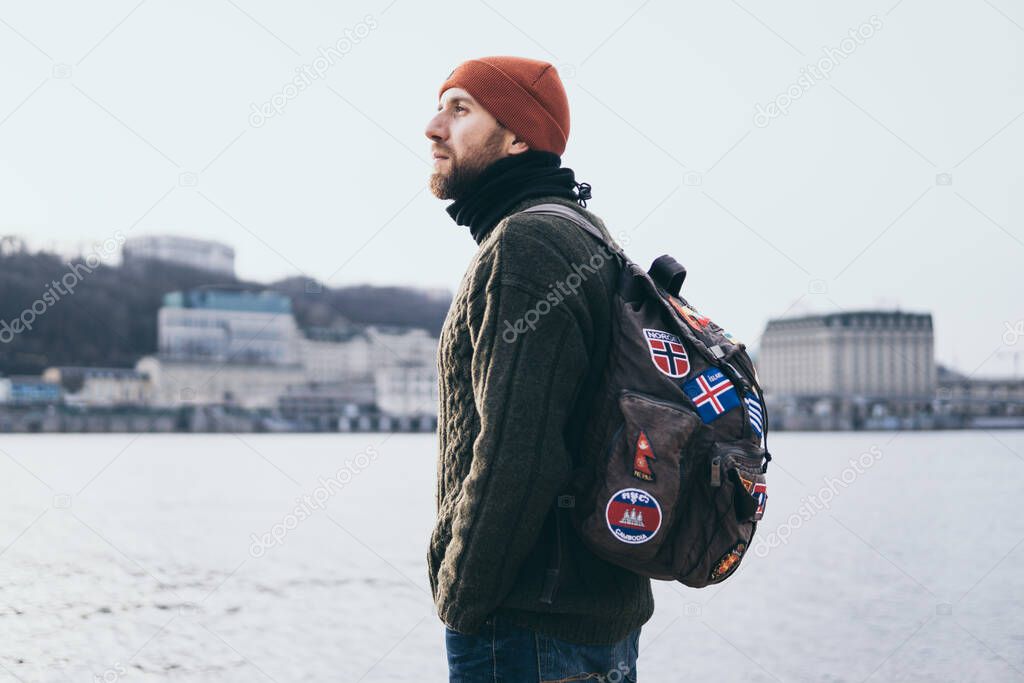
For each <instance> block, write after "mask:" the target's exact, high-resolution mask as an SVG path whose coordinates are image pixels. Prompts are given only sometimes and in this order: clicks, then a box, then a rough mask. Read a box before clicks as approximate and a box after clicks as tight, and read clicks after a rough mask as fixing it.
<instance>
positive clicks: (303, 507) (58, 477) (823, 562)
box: [0, 432, 1024, 683]
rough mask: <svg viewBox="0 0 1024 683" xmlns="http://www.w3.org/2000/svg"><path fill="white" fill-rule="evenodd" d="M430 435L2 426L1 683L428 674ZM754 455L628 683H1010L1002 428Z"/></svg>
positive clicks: (1016, 491) (1011, 474)
mask: <svg viewBox="0 0 1024 683" xmlns="http://www.w3.org/2000/svg"><path fill="white" fill-rule="evenodd" d="M435 443H436V441H435V436H434V435H432V434H395V435H386V434H346V435H327V434H322V435H240V436H234V435H166V434H159V435H158V434H143V435H132V434H107V435H24V436H4V437H0V667H2V668H0V680H12V681H13V680H23V681H94V680H103V681H118V680H125V681H156V680H172V681H259V680H271V681H279V682H284V681H445V680H447V677H446V667H445V661H444V645H443V630H442V627H441V624H440V622H439V621H438V620H437V618H436V616H435V614H434V610H433V604H432V602H431V598H430V593H429V587H428V584H427V579H426V570H425V556H426V543H427V539H428V538H429V535H430V530H431V526H432V521H433V519H432V516H433V498H432V496H433V492H434V471H435V470H434V468H435V461H434V448H435ZM771 445H772V451H773V453H774V454H775V460H774V461H773V463H772V465H771V466H770V469H769V472H768V478H769V489H768V490H769V495H768V504H767V509H766V514H765V517H764V520H763V521H762V523H761V525H760V527H759V529H758V543H757V544H756V545H755V546H754V547H753V548H752V550H751V553H752V554H748V557H747V558H746V559H745V560H744V562H743V565H742V566H741V568H740V570H739V571H738V572H737V573H736V574H735V575H734V576H733V577H731V578H730V579H729V580H728V581H726V582H725V583H723V584H720V585H718V586H713V587H709V588H706V589H703V590H694V589H690V588H686V587H684V586H682V585H681V584H671V583H663V582H657V583H656V584H655V596H656V600H657V609H656V612H655V615H654V617H653V618H652V619H651V621H650V622H648V624H647V625H646V626H645V627H644V629H643V632H642V636H641V640H640V647H641V654H640V660H639V665H638V672H639V676H640V680H641V681H651V682H657V683H661V682H663V681H703V680H714V681H745V682H756V681H828V682H839V681H864V680H871V681H929V682H932V681H986V682H987V681H1024V571H1022V570H1021V564H1022V563H1024V543H1022V541H1024V514H1022V513H1021V511H1022V500H1024V496H1022V492H1024V432H942V433H938V432H931V433H928V432H904V433H891V432H874V433H871V432H868V433H842V434H834V433H815V434H800V433H776V434H773V435H772V437H771ZM851 461H852V463H851Z"/></svg>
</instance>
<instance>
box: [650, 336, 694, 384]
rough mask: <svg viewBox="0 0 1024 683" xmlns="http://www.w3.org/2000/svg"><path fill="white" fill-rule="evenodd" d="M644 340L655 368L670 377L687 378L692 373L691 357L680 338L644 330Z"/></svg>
mask: <svg viewBox="0 0 1024 683" xmlns="http://www.w3.org/2000/svg"><path fill="white" fill-rule="evenodd" d="M644 339H645V340H646V341H647V349H648V350H649V351H650V352H651V360H652V361H654V366H655V367H656V368H658V370H660V371H661V372H662V374H664V375H668V376H669V377H685V376H686V373H688V372H689V371H690V357H689V356H687V355H686V349H685V348H684V347H683V342H681V341H680V340H679V337H677V336H675V335H674V334H671V333H669V332H665V331H663V330H651V329H648V328H646V327H645V328H644Z"/></svg>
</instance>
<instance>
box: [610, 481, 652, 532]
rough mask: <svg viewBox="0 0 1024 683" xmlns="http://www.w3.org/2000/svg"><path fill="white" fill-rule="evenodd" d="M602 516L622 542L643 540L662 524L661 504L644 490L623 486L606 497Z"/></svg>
mask: <svg viewBox="0 0 1024 683" xmlns="http://www.w3.org/2000/svg"><path fill="white" fill-rule="evenodd" d="M604 518H605V522H606V523H607V524H608V530H609V531H611V532H612V535H613V536H615V538H617V539H618V540H620V541H622V542H623V543H629V544H630V545H637V544H639V543H646V542H647V541H649V540H651V539H652V538H654V535H655V534H656V533H658V529H660V528H661V505H659V504H658V501H657V500H656V499H655V498H654V496H652V495H651V494H649V493H647V492H646V491H643V490H641V489H632V488H630V489H622V490H621V491H618V492H616V493H615V494H614V495H612V497H611V498H609V499H608V505H606V506H605V509H604Z"/></svg>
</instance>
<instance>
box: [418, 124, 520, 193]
mask: <svg viewBox="0 0 1024 683" xmlns="http://www.w3.org/2000/svg"><path fill="white" fill-rule="evenodd" d="M503 138H504V131H503V130H502V129H501V128H498V129H496V130H495V131H494V132H493V133H491V135H490V136H489V137H488V138H487V140H485V141H484V143H483V144H482V145H480V146H479V147H477V148H475V149H471V150H469V151H468V152H467V153H466V155H465V158H460V157H457V156H455V154H454V152H452V151H451V150H448V170H447V172H440V171H438V172H436V173H433V174H431V176H430V191H431V192H432V193H433V194H434V196H435V197H437V198H438V199H459V198H460V197H463V196H465V195H466V193H467V192H468V191H469V190H470V189H471V188H472V187H473V185H474V183H476V181H477V178H479V177H480V174H481V173H483V171H484V169H486V168H487V167H488V166H490V165H491V164H492V163H493V162H494V161H496V160H497V159H498V158H499V157H500V156H501V145H502V140H503Z"/></svg>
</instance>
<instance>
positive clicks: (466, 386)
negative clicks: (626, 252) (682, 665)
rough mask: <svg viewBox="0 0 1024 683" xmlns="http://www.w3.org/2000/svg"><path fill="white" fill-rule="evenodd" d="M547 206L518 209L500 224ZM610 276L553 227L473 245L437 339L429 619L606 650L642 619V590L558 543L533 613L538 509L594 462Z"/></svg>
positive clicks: (514, 223)
mask: <svg viewBox="0 0 1024 683" xmlns="http://www.w3.org/2000/svg"><path fill="white" fill-rule="evenodd" d="M546 202H554V203H559V204H563V205H566V206H570V207H573V208H574V209H576V210H578V211H581V212H583V213H584V214H585V215H586V216H587V217H588V218H589V219H590V220H591V222H593V223H595V224H596V225H598V226H599V227H600V229H601V230H602V231H604V232H605V234H607V230H606V229H605V227H604V224H603V223H602V222H601V221H600V219H599V218H597V217H596V216H594V215H593V214H591V213H590V212H588V211H586V210H585V209H581V208H580V207H579V206H578V205H577V204H576V203H575V202H573V201H571V200H566V199H561V198H555V197H548V198H539V199H528V200H524V201H523V202H521V203H520V204H518V205H517V206H515V207H513V209H512V211H511V212H510V214H511V213H515V212H516V211H520V210H522V209H524V208H526V207H528V206H532V205H534V204H541V203H546ZM618 271H619V266H618V264H617V263H616V262H615V260H614V259H612V258H611V252H610V251H609V250H607V249H606V248H603V247H602V245H600V244H598V243H597V241H596V240H595V239H594V238H593V237H591V236H589V235H587V234H586V233H585V232H583V230H581V229H580V228H579V227H578V226H576V225H574V224H573V223H571V222H570V221H568V220H566V219H564V218H560V217H556V216H547V215H544V216H538V215H535V214H524V215H519V216H513V217H509V216H506V217H505V218H504V219H503V220H502V221H501V222H499V223H498V224H497V225H496V226H495V227H494V228H493V229H491V230H490V232H488V233H486V234H485V235H484V236H482V238H481V241H480V244H479V248H478V250H477V253H476V255H475V256H474V258H473V259H472V261H471V263H470V265H469V268H468V269H467V271H466V274H465V275H464V277H463V279H462V284H461V285H460V288H459V291H458V293H457V294H456V295H455V298H454V300H453V301H452V305H451V308H450V310H449V311H448V316H447V318H446V320H445V323H444V328H443V330H442V332H441V339H440V343H439V348H438V373H439V380H438V381H439V393H440V397H439V411H438V441H439V454H438V463H437V492H436V503H437V520H436V523H435V527H434V532H433V535H432V537H431V540H430V550H429V553H428V563H429V572H430V574H429V577H430V585H431V589H432V591H433V595H434V602H435V605H436V606H437V612H438V616H439V617H440V618H441V620H442V621H444V623H445V624H447V625H448V626H449V627H451V628H453V629H455V630H456V631H459V632H462V633H475V632H476V631H477V629H478V628H479V627H480V626H481V625H482V624H483V622H484V621H486V620H487V619H488V617H490V616H491V615H492V614H494V613H496V612H497V613H499V614H501V615H503V616H505V617H507V619H508V620H509V621H511V622H512V623H515V624H518V625H520V626H525V627H529V628H533V629H536V630H537V631H540V632H542V633H545V634H547V635H550V636H553V637H556V638H561V639H563V640H570V641H574V642H578V643H589V644H608V643H612V642H615V641H617V640H620V639H622V638H624V637H625V636H626V635H627V634H628V633H630V632H631V631H632V630H633V629H635V628H637V627H639V626H641V625H642V624H644V623H645V622H646V621H647V620H648V619H649V618H650V617H651V614H652V612H653V610H654V601H653V597H652V595H651V586H650V580H649V579H646V578H644V577H641V576H639V575H636V574H634V573H632V572H629V571H627V570H624V569H620V568H618V567H616V566H614V565H612V564H609V563H607V562H605V561H604V560H601V559H599V558H597V557H595V556H594V555H593V554H591V553H590V552H589V551H588V550H586V549H585V548H584V547H583V546H582V545H581V543H580V541H579V539H578V538H577V537H576V535H575V533H574V532H572V531H570V532H569V534H568V538H567V539H566V543H565V545H564V548H565V552H564V553H563V561H562V581H561V585H560V587H559V589H558V593H557V595H556V597H555V600H554V602H553V603H552V604H550V605H549V604H544V603H542V602H540V600H539V596H540V594H541V590H542V585H543V579H544V575H545V568H546V562H547V559H548V545H549V544H550V543H551V538H552V530H553V529H552V527H551V526H550V524H551V520H550V515H549V512H550V511H551V510H552V507H553V502H554V500H555V498H556V496H557V495H558V493H559V492H560V491H562V490H563V489H564V487H565V484H566V482H567V480H568V478H569V476H570V471H571V469H572V467H573V463H574V458H576V460H575V463H576V465H577V466H578V465H580V464H581V463H585V462H586V459H589V458H593V457H595V453H596V452H597V451H600V450H603V445H602V444H595V443H590V441H591V440H590V439H588V435H587V434H586V433H584V430H583V422H584V418H585V416H586V414H587V410H588V408H589V406H588V404H589V399H591V398H592V396H593V392H594V388H595V385H596V381H597V377H598V376H599V374H600V371H601V369H602V367H603V365H604V363H605V362H606V359H607V355H608V344H609V340H610V336H611V335H610V311H611V305H612V298H611V297H612V294H613V292H614V286H615V281H616V276H617V274H618Z"/></svg>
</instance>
